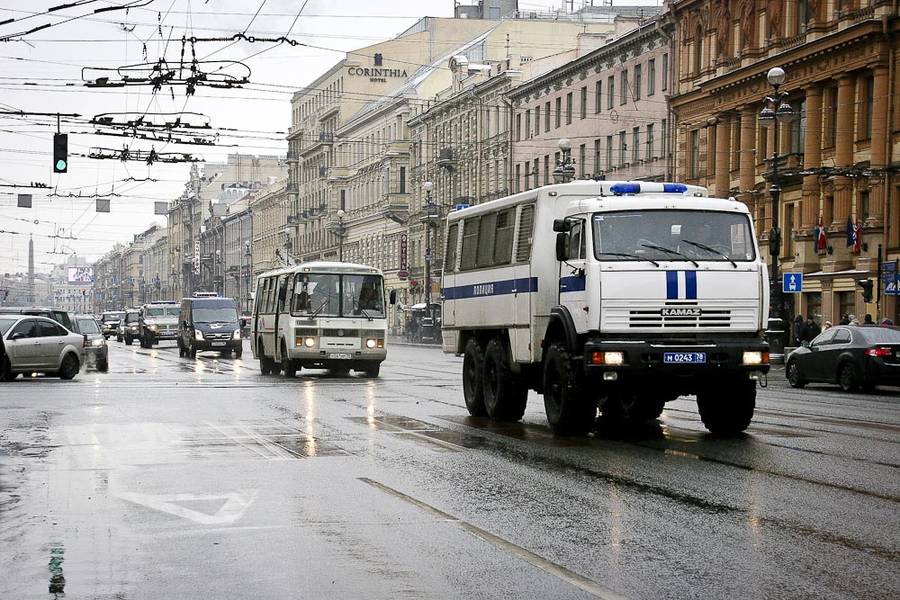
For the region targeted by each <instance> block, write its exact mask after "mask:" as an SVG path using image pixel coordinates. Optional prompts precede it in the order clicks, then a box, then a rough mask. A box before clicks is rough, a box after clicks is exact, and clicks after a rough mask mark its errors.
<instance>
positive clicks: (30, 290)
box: [28, 235, 34, 304]
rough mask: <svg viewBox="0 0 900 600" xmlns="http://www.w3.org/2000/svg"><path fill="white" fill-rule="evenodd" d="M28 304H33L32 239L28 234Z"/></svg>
mask: <svg viewBox="0 0 900 600" xmlns="http://www.w3.org/2000/svg"><path fill="white" fill-rule="evenodd" d="M28 304H34V239H33V238H32V237H31V236H30V235H29V236H28Z"/></svg>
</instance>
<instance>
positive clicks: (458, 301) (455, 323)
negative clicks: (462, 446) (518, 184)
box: [443, 181, 769, 435]
mask: <svg viewBox="0 0 900 600" xmlns="http://www.w3.org/2000/svg"><path fill="white" fill-rule="evenodd" d="M554 232H555V235H554ZM446 243H447V246H446V249H445V251H446V253H445V255H444V256H445V264H444V273H443V298H444V302H443V330H444V338H443V339H444V342H443V347H444V351H445V352H449V353H455V354H462V355H463V357H464V358H463V392H464V395H465V401H466V407H467V408H468V410H469V412H470V413H471V414H472V415H485V414H486V415H488V416H489V417H491V418H492V419H494V420H499V421H508V420H512V421H515V420H519V419H521V417H522V415H523V414H524V412H525V405H526V398H527V394H528V389H529V388H530V389H533V390H535V391H537V392H538V393H541V394H543V397H544V407H545V410H546V413H547V419H548V421H549V422H550V425H551V426H552V427H553V428H554V430H556V431H558V432H560V433H567V434H576V435H577V434H585V433H587V432H588V431H590V430H591V428H592V427H593V425H594V422H595V419H596V416H597V411H598V409H599V410H600V411H601V412H602V414H603V417H604V418H610V419H615V420H634V421H638V420H640V421H643V420H650V419H655V418H657V417H658V416H659V415H660V414H661V413H662V410H663V406H664V404H665V403H666V402H667V401H671V400H674V399H676V398H678V397H679V396H681V395H689V394H695V395H696V397H697V405H698V409H699V412H700V417H701V419H702V420H703V423H704V425H705V426H706V428H707V429H708V430H709V431H711V432H714V433H721V434H734V433H737V432H740V431H743V430H744V429H746V428H747V426H748V425H749V424H750V420H751V419H752V417H753V410H754V406H755V401H756V380H757V379H759V376H760V375H761V374H763V373H766V372H768V369H769V364H768V363H769V355H768V346H767V344H766V343H765V341H764V340H763V331H764V329H765V327H766V322H767V317H768V314H769V297H768V289H769V280H768V275H767V271H766V267H765V263H764V262H763V261H762V259H761V257H760V254H759V248H758V246H757V242H756V235H755V232H754V228H753V222H752V219H751V218H750V214H749V211H748V210H747V207H746V206H745V205H744V204H742V203H740V202H738V201H736V200H734V199H720V198H710V197H709V196H708V192H707V190H706V189H705V188H702V187H697V186H689V185H684V184H680V183H656V182H621V181H620V182H616V181H577V182H572V183H566V184H560V185H548V186H545V187H542V188H538V189H535V190H531V191H528V192H524V193H520V194H515V195H513V196H508V197H506V198H501V199H498V200H493V201H491V202H487V203H485V204H481V205H479V206H475V207H471V208H464V209H462V210H457V211H454V212H452V213H451V214H450V215H449V217H448V223H447V234H446Z"/></svg>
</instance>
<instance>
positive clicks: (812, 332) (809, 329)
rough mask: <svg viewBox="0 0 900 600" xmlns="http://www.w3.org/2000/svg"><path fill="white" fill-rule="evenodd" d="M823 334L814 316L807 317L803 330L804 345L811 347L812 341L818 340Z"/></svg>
mask: <svg viewBox="0 0 900 600" xmlns="http://www.w3.org/2000/svg"><path fill="white" fill-rule="evenodd" d="M820 333H822V329H821V328H820V327H819V324H818V323H816V320H815V319H813V316H812V315H809V316H808V317H806V325H805V327H804V328H803V342H804V345H809V343H810V342H811V341H813V340H814V339H816V336H818V335H819V334H820Z"/></svg>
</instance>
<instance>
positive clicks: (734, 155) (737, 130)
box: [731, 115, 741, 171]
mask: <svg viewBox="0 0 900 600" xmlns="http://www.w3.org/2000/svg"><path fill="white" fill-rule="evenodd" d="M740 169H741V117H740V115H737V116H735V117H734V118H733V119H732V120H731V170H732V171H740Z"/></svg>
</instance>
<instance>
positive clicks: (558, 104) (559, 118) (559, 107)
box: [556, 97, 562, 129]
mask: <svg viewBox="0 0 900 600" xmlns="http://www.w3.org/2000/svg"><path fill="white" fill-rule="evenodd" d="M560 125H562V98H561V97H557V98H556V128H557V129H559V126H560Z"/></svg>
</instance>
